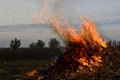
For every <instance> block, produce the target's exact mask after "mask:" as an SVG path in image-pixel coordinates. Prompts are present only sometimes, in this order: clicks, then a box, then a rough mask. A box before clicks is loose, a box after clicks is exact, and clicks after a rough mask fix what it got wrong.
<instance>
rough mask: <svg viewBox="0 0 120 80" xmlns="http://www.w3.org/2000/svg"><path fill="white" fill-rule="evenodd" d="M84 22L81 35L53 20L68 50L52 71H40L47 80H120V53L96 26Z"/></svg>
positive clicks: (64, 24)
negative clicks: (101, 36)
mask: <svg viewBox="0 0 120 80" xmlns="http://www.w3.org/2000/svg"><path fill="white" fill-rule="evenodd" d="M83 20H84V21H83V23H82V24H81V29H82V30H81V33H78V32H77V31H76V30H75V29H74V27H73V26H71V25H69V24H66V23H63V22H61V21H59V20H58V19H57V17H55V16H53V17H52V18H51V22H52V25H53V27H54V29H55V30H56V31H57V32H58V34H59V35H60V37H61V38H62V39H63V41H64V42H65V45H66V49H65V52H64V54H62V55H60V56H59V58H58V59H57V60H56V62H55V63H53V64H52V65H50V67H49V68H48V69H46V70H43V71H41V70H40V71H38V74H40V75H41V76H42V79H43V80H120V68H119V67H120V61H119V59H120V53H119V52H118V51H117V49H116V48H115V47H112V46H109V45H108V44H107V43H106V42H105V41H104V40H102V39H101V38H100V36H99V34H98V32H97V31H96V26H95V23H94V22H92V21H90V20H89V19H87V18H83ZM64 26H66V27H64Z"/></svg>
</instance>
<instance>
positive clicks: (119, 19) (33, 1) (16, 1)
mask: <svg viewBox="0 0 120 80" xmlns="http://www.w3.org/2000/svg"><path fill="white" fill-rule="evenodd" d="M49 1H50V3H49V5H48V7H47V13H48V14H49V15H48V16H47V17H49V16H50V15H51V14H57V15H58V16H59V17H60V18H63V19H64V20H68V21H69V22H70V23H71V24H75V25H79V24H80V16H87V17H88V18H89V19H91V20H93V21H95V22H96V24H97V29H98V31H99V33H100V34H101V36H103V37H104V38H105V39H112V40H120V10H119V8H120V0H49ZM42 6H43V0H0V47H9V43H10V40H11V39H14V38H15V37H17V38H19V39H21V42H22V45H21V46H22V47H28V46H29V44H30V43H31V42H35V41H37V40H38V39H41V40H43V41H44V42H46V44H47V43H48V41H49V39H50V38H57V39H58V40H60V39H59V37H58V36H57V34H56V33H54V31H53V29H52V27H51V26H50V25H45V24H44V25H43V24H40V23H38V22H36V20H35V18H34V16H33V15H34V14H35V13H36V12H39V11H40V10H41V9H42Z"/></svg>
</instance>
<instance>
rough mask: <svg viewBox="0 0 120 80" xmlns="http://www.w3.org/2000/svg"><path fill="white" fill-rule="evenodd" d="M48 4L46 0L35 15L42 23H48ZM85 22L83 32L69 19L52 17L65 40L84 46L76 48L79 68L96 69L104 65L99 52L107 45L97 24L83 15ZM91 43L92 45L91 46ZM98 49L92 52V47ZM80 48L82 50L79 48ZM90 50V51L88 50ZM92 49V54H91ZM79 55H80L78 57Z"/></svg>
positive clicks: (51, 21) (56, 28)
mask: <svg viewBox="0 0 120 80" xmlns="http://www.w3.org/2000/svg"><path fill="white" fill-rule="evenodd" d="M47 5H48V0H44V7H43V9H42V10H41V12H40V13H37V14H36V15H35V17H36V18H37V19H40V20H41V21H42V23H46V20H45V16H46V12H47V11H46V8H47V7H46V6H47ZM82 19H83V22H82V23H81V25H80V26H81V33H80V32H77V31H76V29H75V28H74V26H73V25H70V24H69V23H68V22H67V21H64V22H63V21H61V20H59V19H58V18H57V17H56V16H55V15H52V16H51V17H50V21H49V22H50V23H51V24H52V26H53V27H54V29H55V30H56V31H57V32H58V34H59V35H60V37H61V38H62V39H63V41H65V42H71V43H78V44H80V43H81V44H82V46H83V47H80V48H78V50H77V49H76V51H75V52H74V54H77V55H75V56H73V57H74V59H75V60H76V61H78V62H79V63H80V65H79V69H80V70H81V69H82V68H83V66H87V67H89V69H90V70H91V71H95V69H94V67H98V66H102V62H103V60H102V57H101V55H100V54H99V53H104V51H103V48H106V47H107V44H106V42H105V41H104V40H102V39H101V37H100V35H99V33H98V32H97V30H96V25H95V23H94V22H93V21H91V20H89V19H88V18H86V17H83V18H82ZM89 45H90V46H89ZM90 48H92V49H93V50H95V49H96V50H97V52H92V51H91V49H90ZM79 49H80V50H79ZM87 51H88V52H87ZM89 51H91V54H92V56H91V57H88V56H83V55H89V53H90V52H89ZM78 56H79V57H78Z"/></svg>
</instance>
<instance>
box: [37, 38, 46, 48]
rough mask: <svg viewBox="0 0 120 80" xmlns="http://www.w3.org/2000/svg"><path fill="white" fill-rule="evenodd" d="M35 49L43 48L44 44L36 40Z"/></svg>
mask: <svg viewBox="0 0 120 80" xmlns="http://www.w3.org/2000/svg"><path fill="white" fill-rule="evenodd" d="M36 47H37V48H44V47H45V43H44V42H43V41H42V40H38V41H37V42H36Z"/></svg>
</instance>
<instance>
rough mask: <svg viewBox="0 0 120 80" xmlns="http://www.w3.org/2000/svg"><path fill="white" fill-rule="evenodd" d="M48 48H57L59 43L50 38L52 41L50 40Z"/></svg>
mask: <svg viewBox="0 0 120 80" xmlns="http://www.w3.org/2000/svg"><path fill="white" fill-rule="evenodd" d="M48 46H49V47H50V48H59V47H60V42H59V41H58V40H57V39H56V38H52V39H50V41H49V44H48Z"/></svg>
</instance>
